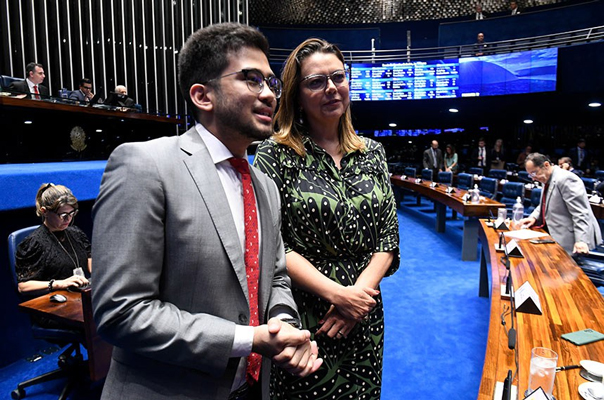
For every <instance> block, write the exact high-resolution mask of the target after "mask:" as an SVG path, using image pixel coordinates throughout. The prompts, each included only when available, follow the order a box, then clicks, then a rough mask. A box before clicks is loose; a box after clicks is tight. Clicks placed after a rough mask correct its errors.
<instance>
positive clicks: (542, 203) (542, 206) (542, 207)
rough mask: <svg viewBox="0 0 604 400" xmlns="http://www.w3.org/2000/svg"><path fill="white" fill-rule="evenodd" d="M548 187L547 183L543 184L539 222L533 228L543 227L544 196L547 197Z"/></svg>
mask: <svg viewBox="0 0 604 400" xmlns="http://www.w3.org/2000/svg"><path fill="white" fill-rule="evenodd" d="M548 187H549V184H548V183H546V184H544V185H543V195H542V196H541V224H540V225H538V226H535V228H543V227H545V198H546V197H547V189H548Z"/></svg>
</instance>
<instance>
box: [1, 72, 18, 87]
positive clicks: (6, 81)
mask: <svg viewBox="0 0 604 400" xmlns="http://www.w3.org/2000/svg"><path fill="white" fill-rule="evenodd" d="M22 80H23V78H15V77H12V76H8V75H0V88H2V89H8V87H9V86H10V84H11V83H13V82H15V81H22Z"/></svg>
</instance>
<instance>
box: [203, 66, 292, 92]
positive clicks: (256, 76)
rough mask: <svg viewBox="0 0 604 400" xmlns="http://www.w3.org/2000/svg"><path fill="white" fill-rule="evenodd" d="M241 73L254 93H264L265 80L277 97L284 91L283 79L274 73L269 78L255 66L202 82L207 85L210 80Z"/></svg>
mask: <svg viewBox="0 0 604 400" xmlns="http://www.w3.org/2000/svg"><path fill="white" fill-rule="evenodd" d="M240 73H241V74H243V78H244V79H245V83H247V88H248V89H249V90H250V91H251V92H252V93H262V91H263V90H264V82H266V84H267V85H268V88H269V89H270V90H271V92H273V94H274V95H275V97H276V98H280V97H281V93H282V91H283V82H281V79H279V78H277V77H276V76H274V75H271V76H269V77H268V78H266V77H265V76H264V74H263V73H262V72H260V71H259V70H257V69H255V68H252V69H242V70H240V71H236V72H231V73H230V74H226V75H222V76H219V77H218V78H213V79H210V80H207V81H205V82H201V84H202V85H205V84H206V83H208V82H212V81H215V80H218V79H222V78H226V77H227V76H231V75H237V74H240Z"/></svg>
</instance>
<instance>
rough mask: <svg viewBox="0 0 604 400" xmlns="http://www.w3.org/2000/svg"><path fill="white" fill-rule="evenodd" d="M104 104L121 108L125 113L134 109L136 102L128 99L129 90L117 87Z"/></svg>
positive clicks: (120, 86)
mask: <svg viewBox="0 0 604 400" xmlns="http://www.w3.org/2000/svg"><path fill="white" fill-rule="evenodd" d="M104 104H108V105H110V106H115V107H121V108H122V110H123V111H126V109H128V108H132V107H134V104H135V102H134V100H133V99H131V98H130V97H128V90H127V89H126V86H124V85H117V86H116V87H115V89H114V90H113V92H112V93H110V94H109V96H107V100H105V103H104Z"/></svg>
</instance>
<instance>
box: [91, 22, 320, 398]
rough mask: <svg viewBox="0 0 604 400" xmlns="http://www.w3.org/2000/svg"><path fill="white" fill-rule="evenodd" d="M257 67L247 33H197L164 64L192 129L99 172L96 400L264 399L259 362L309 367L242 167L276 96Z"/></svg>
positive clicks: (312, 359)
mask: <svg viewBox="0 0 604 400" xmlns="http://www.w3.org/2000/svg"><path fill="white" fill-rule="evenodd" d="M268 54H269V45H268V42H267V40H266V38H265V37H264V36H263V35H262V34H261V33H260V32H259V31H258V30H256V29H254V28H252V27H249V26H246V25H242V24H236V23H224V24H215V25H211V26H209V27H206V28H202V29H199V30H197V31H196V32H194V33H193V34H192V35H191V36H190V37H189V38H188V39H187V41H186V42H185V44H184V45H183V47H182V49H181V50H180V52H179V57H178V71H179V72H178V82H179V86H180V89H181V93H182V94H183V96H184V98H185V100H186V102H187V104H188V105H189V109H190V110H191V111H192V114H193V116H194V118H195V121H196V124H195V125H194V126H193V127H191V129H189V130H188V131H187V132H185V133H184V134H182V135H180V136H171V137H164V138H160V139H155V140H151V141H148V142H136V143H126V144H123V145H121V146H119V147H118V148H116V149H115V150H114V151H113V153H112V154H111V156H110V158H109V160H108V161H107V167H106V169H105V173H104V175H103V180H102V183H101V188H100V192H99V196H98V198H97V200H96V203H95V205H94V208H93V217H94V229H93V243H94V247H93V256H94V258H95V262H98V265H99V266H102V268H101V267H99V268H98V270H96V271H95V277H94V290H93V291H92V303H93V311H94V318H95V321H96V323H97V329H98V333H99V334H100V336H101V337H103V338H104V339H105V340H107V341H108V342H109V343H112V344H113V345H114V349H113V356H112V361H111V366H110V369H109V373H108V375H107V379H106V381H105V385H104V387H103V394H102V398H103V399H146V400H160V399H176V398H178V399H182V400H184V399H202V400H210V399H211V400H222V399H262V400H267V399H268V398H269V393H268V387H269V375H270V365H271V361H272V363H273V364H275V365H278V366H280V367H283V368H285V369H286V370H287V374H290V373H292V374H296V375H301V376H304V375H308V374H309V373H312V372H314V371H315V370H316V369H317V368H318V367H319V366H320V365H321V362H322V360H321V359H318V358H317V353H318V350H317V347H316V343H314V342H311V341H310V332H309V331H307V330H299V329H298V328H296V327H294V326H292V325H291V324H293V325H296V326H299V323H300V320H299V316H298V312H297V307H296V304H295V301H294V298H293V296H292V293H291V289H290V278H289V277H288V276H287V271H286V268H285V252H284V247H283V241H282V239H281V235H280V227H281V213H280V204H279V193H278V191H277V188H276V186H275V184H274V182H273V181H272V180H271V179H269V178H268V177H266V176H265V175H264V174H262V173H261V172H260V171H258V170H256V169H255V168H250V165H249V163H248V162H247V156H246V149H247V148H248V146H249V145H250V144H251V143H252V141H254V140H262V139H266V138H268V137H270V136H271V134H272V132H273V130H272V122H273V113H274V111H275V108H276V106H277V99H278V98H279V97H280V95H281V88H282V85H281V81H280V80H279V79H278V78H276V77H275V76H274V74H273V72H272V70H271V68H270V65H269V62H268ZM141 201H143V202H144V206H138V205H136V204H137V203H140V202H141Z"/></svg>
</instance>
